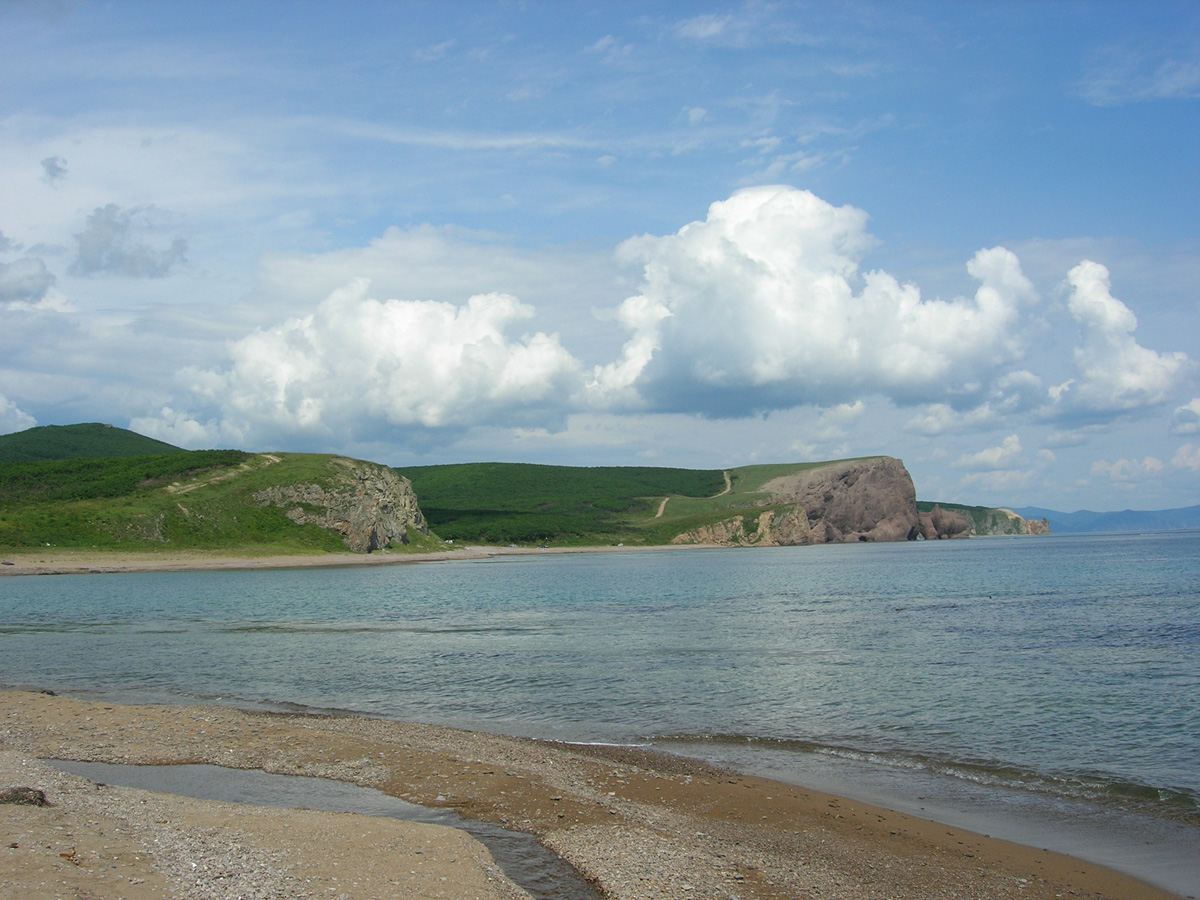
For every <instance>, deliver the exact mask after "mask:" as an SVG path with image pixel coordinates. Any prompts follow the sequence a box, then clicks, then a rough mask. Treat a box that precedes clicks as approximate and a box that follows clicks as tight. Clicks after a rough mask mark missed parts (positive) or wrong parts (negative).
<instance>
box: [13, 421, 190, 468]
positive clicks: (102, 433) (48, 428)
mask: <svg viewBox="0 0 1200 900" xmlns="http://www.w3.org/2000/svg"><path fill="white" fill-rule="evenodd" d="M181 452H183V451H182V450H181V448H179V447H176V446H174V445H173V444H167V443H164V442H163V441H156V440H155V439H154V438H148V437H146V436H145V435H141V434H137V433H136V432H133V431H127V430H126V429H124V428H117V427H115V426H113V425H102V424H100V423H99V422H90V423H87V424H84V425H42V426H40V427H37V428H29V429H26V430H25V431H18V432H16V433H15V434H4V435H0V463H7V462H39V461H42V460H53V459H79V458H87V459H100V458H105V457H117V456H121V457H125V456H149V455H150V454H161V453H181Z"/></svg>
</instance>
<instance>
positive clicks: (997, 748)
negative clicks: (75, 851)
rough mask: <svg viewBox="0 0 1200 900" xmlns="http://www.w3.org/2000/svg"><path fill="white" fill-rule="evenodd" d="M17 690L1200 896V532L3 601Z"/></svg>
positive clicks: (293, 574)
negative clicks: (827, 816)
mask: <svg viewBox="0 0 1200 900" xmlns="http://www.w3.org/2000/svg"><path fill="white" fill-rule="evenodd" d="M0 682H4V683H7V684H36V685H39V686H43V687H48V688H52V689H54V690H57V691H60V692H65V693H79V694H84V693H93V694H94V693H97V692H103V693H104V694H105V695H106V696H109V697H113V698H114V699H127V700H165V701H184V700H186V701H204V702H222V703H232V704H237V705H241V706H266V707H269V708H309V709H321V710H346V711H354V712H364V713H368V714H371V715H377V716H388V717H396V718H401V719H410V720H417V721H427V722H437V723H444V724H450V725H456V726H461V727H466V728H475V729H483V730H491V731H498V732H504V733H509V734H519V735H529V736H537V737H546V738H554V739H561V740H572V741H607V742H628V743H655V744H658V745H660V746H664V747H667V748H669V749H671V750H673V751H675V752H684V753H690V754H693V755H697V756H702V757H705V758H709V759H714V760H719V761H725V762H728V763H730V764H733V765H736V766H738V767H740V768H743V769H747V770H752V771H761V772H763V773H764V774H770V775H772V776H774V777H778V778H783V779H786V780H793V781H798V782H800V783H805V782H808V783H812V784H813V786H818V787H820V786H822V785H824V786H827V787H833V788H836V789H837V790H838V791H839V792H841V793H848V794H851V795H854V794H855V793H857V794H859V795H861V796H863V799H870V800H875V801H877V802H879V801H885V802H889V805H892V806H897V807H900V808H907V809H910V810H912V811H919V812H923V813H924V814H927V815H931V816H932V817H936V818H941V819H944V820H948V821H949V820H955V821H959V820H962V821H963V822H964V823H965V824H968V825H971V826H974V827H976V828H977V829H978V830H983V831H989V827H985V826H989V825H990V824H991V823H994V822H996V821H1000V820H1005V821H1007V819H1012V820H1013V822H1014V823H1015V824H1013V825H1012V826H1011V828H1015V829H1016V831H1017V833H1016V834H1008V835H1006V836H1012V837H1016V838H1017V839H1022V838H1023V837H1024V839H1026V840H1027V841H1030V842H1035V841H1034V840H1033V838H1037V840H1036V842H1037V843H1039V845H1041V846H1047V845H1048V844H1047V843H1046V842H1044V841H1043V840H1042V837H1043V835H1042V831H1038V829H1037V827H1035V826H1036V825H1037V823H1038V822H1041V823H1042V824H1043V825H1045V824H1046V823H1048V822H1049V823H1052V825H1051V827H1048V828H1045V829H1043V831H1049V832H1051V833H1058V832H1061V831H1062V830H1063V827H1062V821H1063V820H1066V822H1067V824H1068V825H1070V826H1071V827H1073V828H1076V830H1079V828H1082V829H1083V831H1082V832H1081V835H1077V838H1076V844H1070V842H1068V844H1067V845H1064V846H1067V847H1068V849H1070V850H1071V851H1072V852H1077V853H1079V855H1087V853H1085V852H1080V846H1078V845H1079V844H1082V845H1083V847H1084V849H1085V850H1086V849H1087V848H1088V847H1095V846H1100V845H1105V844H1106V842H1107V843H1108V844H1113V846H1112V847H1108V849H1102V850H1100V851H1097V852H1098V853H1099V855H1100V856H1101V857H1102V858H1101V860H1100V861H1104V862H1109V863H1110V864H1115V865H1118V867H1123V868H1127V869H1130V870H1133V871H1136V873H1137V874H1140V875H1142V876H1143V877H1153V878H1154V880H1157V881H1158V882H1159V883H1163V884H1165V885H1166V886H1168V887H1171V888H1172V889H1174V890H1177V891H1178V892H1179V893H1184V894H1187V893H1192V894H1195V893H1197V891H1196V890H1195V888H1196V887H1197V886H1200V875H1198V872H1200V863H1194V862H1193V863H1191V865H1190V866H1189V865H1187V864H1184V863H1179V862H1178V861H1174V862H1172V861H1171V860H1173V859H1174V858H1175V857H1177V856H1178V855H1179V853H1180V851H1181V850H1183V851H1186V855H1187V856H1188V857H1193V858H1195V859H1200V699H1198V698H1200V533H1197V532H1176V533H1166V534H1150V535H1113V536H1094V535H1087V536H1064V537H1050V538H1037V539H993V540H974V541H961V542H938V543H920V544H878V545H854V546H833V547H808V548H794V549H793V548H786V549H785V548H781V549H772V550H766V549H760V550H712V551H708V550H705V551H697V550H680V551H653V552H636V551H631V552H623V553H611V554H578V555H544V556H537V555H534V556H520V557H503V558H498V559H494V560H487V561H462V562H447V563H436V564H427V565H413V566H388V567H383V568H379V567H371V568H350V569H322V570H285V571H254V572H197V573H145V574H136V575H97V576H43V577H38V578H4V579H0ZM1006 817H1007V819H1006ZM1076 826H1078V827H1076ZM1006 827H1007V826H1006ZM1010 830H1011V829H1010ZM1067 830H1070V829H1069V828H1068V829H1067ZM990 831H991V833H993V834H995V833H1003V831H1004V829H1003V828H1000V829H996V828H991V829H990ZM1030 836H1032V837H1030ZM1147 841H1149V843H1148V844H1147ZM1181 842H1182V843H1181ZM1124 844H1140V845H1141V846H1143V847H1147V846H1148V847H1151V848H1165V849H1164V852H1163V854H1160V857H1161V858H1159V857H1154V856H1153V854H1151V858H1147V857H1146V856H1145V853H1146V852H1149V851H1143V852H1142V855H1141V856H1139V857H1137V858H1136V859H1134V860H1133V861H1132V862H1128V861H1126V860H1125V859H1124V857H1123V856H1122V852H1123V851H1122V850H1121V846H1122V845H1124ZM1093 855H1095V854H1093ZM1135 855H1136V854H1135Z"/></svg>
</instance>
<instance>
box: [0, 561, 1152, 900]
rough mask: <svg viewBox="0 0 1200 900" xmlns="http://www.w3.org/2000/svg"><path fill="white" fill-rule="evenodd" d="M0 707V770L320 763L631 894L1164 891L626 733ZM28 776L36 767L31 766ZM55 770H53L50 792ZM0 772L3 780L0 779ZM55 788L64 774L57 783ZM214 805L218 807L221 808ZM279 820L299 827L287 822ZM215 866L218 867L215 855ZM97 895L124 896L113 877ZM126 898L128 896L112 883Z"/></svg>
mask: <svg viewBox="0 0 1200 900" xmlns="http://www.w3.org/2000/svg"><path fill="white" fill-rule="evenodd" d="M631 549H633V548H631ZM0 722H2V723H3V724H2V725H0V738H2V740H0V757H4V758H6V759H7V760H8V765H7V767H3V766H0V770H2V771H3V772H4V775H5V777H6V778H11V777H12V775H11V773H12V772H13V771H17V772H20V771H27V772H28V773H29V774H30V775H31V776H33V775H36V774H37V773H38V771H39V769H38V764H37V763H35V762H33V760H34V759H35V758H61V759H80V760H90V761H99V762H111V763H143V764H147V763H156V764H171V763H208V764H214V765H224V766H228V767H233V768H252V769H253V768H258V769H263V770H265V771H269V772H275V773H279V774H291V775H316V776H319V777H327V778H336V779H338V780H344V781H350V782H353V783H356V784H360V785H364V786H369V787H374V788H377V789H380V790H383V791H384V792H385V793H388V794H391V795H393V796H398V797H401V798H402V799H405V800H409V801H411V802H416V803H420V804H422V805H425V806H433V807H449V808H453V809H455V810H457V811H458V812H460V813H461V814H463V815H465V816H467V817H468V818H472V819H477V820H480V821H487V822H494V823H496V824H500V825H503V826H504V827H507V828H513V829H516V830H521V831H525V832H528V833H531V834H534V835H535V836H537V837H538V838H539V839H540V840H541V841H542V843H544V844H545V845H546V846H547V847H549V848H550V849H552V850H554V851H555V852H557V853H558V854H559V855H560V856H562V857H563V858H564V859H566V860H567V861H568V862H570V863H571V864H572V865H574V866H575V868H576V869H577V870H579V871H580V872H581V873H582V874H584V875H585V876H586V877H587V878H589V879H590V880H591V881H592V882H593V884H595V885H596V886H597V887H598V889H599V890H600V891H601V894H602V896H604V897H608V898H612V900H641V898H645V897H648V896H651V895H653V896H662V897H681V898H682V897H706V898H714V900H718V898H729V900H733V898H735V897H736V898H740V900H758V898H762V900H781V898H785V897H808V896H814V895H822V896H828V895H830V894H835V895H837V896H839V897H841V898H846V900H853V898H867V897H879V896H889V897H897V898H899V897H905V898H913V900H934V898H938V900H953V898H963V900H965V898H978V897H989V898H1009V897H1013V898H1015V897H1023V898H1038V900H1042V898H1045V900H1051V898H1058V897H1068V896H1075V897H1088V898H1093V900H1120V898H1123V900H1166V898H1170V897H1172V896H1175V895H1173V894H1170V893H1168V892H1166V891H1164V890H1161V889H1159V888H1156V887H1154V886H1152V885H1149V884H1146V883H1144V882H1140V881H1137V880H1136V879H1134V878H1131V877H1129V876H1126V875H1123V874H1121V873H1118V872H1115V871H1112V870H1110V869H1107V868H1104V867H1102V866H1099V865H1094V864H1091V863H1086V862H1082V861H1080V860H1078V859H1075V858H1072V857H1069V856H1064V855H1061V854H1056V853H1049V852H1046V851H1043V850H1038V849H1036V848H1031V847H1025V846H1022V845H1018V844H1013V843H1009V842H1006V841H1002V840H998V839H994V838H988V837H984V836H981V835H978V834H973V833H971V832H969V831H965V830H962V829H957V828H952V827H949V826H945V825H941V824H938V823H935V822H931V821H928V820H925V819H921V818H917V817H914V816H911V815H905V814H902V813H896V812H892V811H890V810H885V809H882V808H878V807H873V806H870V805H868V804H865V803H859V802H855V801H850V800H846V799H843V798H839V797H835V796H833V795H830V794H824V793H821V792H818V791H813V790H808V789H806V788H799V787H795V786H791V785H787V784H783V783H781V782H777V781H771V780H768V779H764V778H757V777H754V776H748V775H742V774H738V773H734V772H732V771H728V770H723V769H719V768H716V767H713V766H710V765H708V764H705V763H703V762H699V761H696V760H692V759H688V758H685V757H675V756H669V755H665V754H659V753H655V752H652V751H647V750H642V749H636V748H627V747H609V746H584V745H577V744H560V743H551V742H545V741H536V740H530V739H522V738H511V737H502V736H497V735H491V734H482V733H476V732H465V731H458V730H455V729H451V728H445V727H441V726H429V725H417V724H412V723H403V722H394V721H388V720H380V719H371V718H366V717H361V716H325V715H296V714H284V713H263V712H249V711H244V710H239V709H234V708H227V707H213V706H132V705H123V704H116V703H109V702H104V701H90V700H78V699H71V698H67V697H57V696H51V695H47V694H42V693H37V692H32V691H19V690H3V691H0ZM22 766H24V768H23V769H22ZM41 777H43V778H49V776H46V775H45V774H44V773H43V774H42V776H41ZM48 783H51V786H52V791H51V792H50V793H53V790H58V791H59V793H60V795H61V794H62V791H63V790H64V788H63V787H62V786H61V785H62V784H63V783H62V782H53V779H49V781H48ZM54 783H58V784H60V786H59V787H58V788H56V789H53V784H54ZM7 786H12V785H9V784H8V783H7V782H6V783H4V784H0V787H7ZM28 786H30V787H38V785H37V784H32V785H28ZM70 790H75V791H81V790H83V788H81V787H79V786H78V785H76V786H74V787H73V788H71V789H70ZM96 790H101V791H108V792H109V793H111V794H112V796H113V797H116V798H117V799H116V802H115V806H114V807H113V810H114V811H112V812H111V813H110V814H111V815H112V816H115V819H116V820H117V821H118V822H119V821H120V820H121V817H122V816H125V819H127V820H129V822H132V821H133V820H134V819H136V818H137V810H138V808H139V807H140V806H141V800H140V799H138V795H137V793H136V792H133V793H129V792H128V789H96ZM122 792H125V793H122ZM67 793H68V794H69V793H70V791H69V790H68V792H67ZM64 796H65V795H64ZM154 796H155V798H156V799H155V802H160V803H163V802H168V801H167V800H164V799H162V798H164V797H166V795H154ZM121 797H126V798H127V799H125V800H121ZM177 800H178V798H175V799H172V800H170V802H171V803H173V804H175V806H174V807H173V810H174V811H173V812H172V813H171V815H172V819H171V820H170V821H172V822H173V823H174V827H175V828H177V829H182V832H183V833H188V834H190V833H192V832H196V831H200V832H202V831H203V828H204V827H209V826H207V825H205V823H210V824H211V822H212V821H213V813H212V811H211V810H209V811H208V812H204V811H203V810H201V809H199V807H195V808H194V807H192V806H190V805H189V804H188V803H184V802H183V801H181V800H179V801H178V802H176V801H177ZM52 802H53V801H52ZM189 803H191V804H200V803H202V802H201V801H189ZM47 810H59V811H60V812H62V813H63V814H64V815H66V816H67V819H66V820H65V821H66V824H65V825H64V826H63V827H66V828H68V830H70V831H71V832H72V833H73V834H76V835H80V836H84V835H87V834H89V832H88V827H89V826H88V825H87V822H86V821H85V819H86V816H87V815H88V813H87V812H86V811H82V812H79V813H77V814H76V815H75V817H74V818H72V817H71V813H70V804H69V802H68V803H64V804H63V805H61V806H59V807H48V808H47ZM122 810H124V811H123V812H122ZM14 811H15V812H14ZM42 812H44V811H43V810H40V809H36V808H29V807H13V806H8V805H0V819H4V820H5V821H6V824H7V825H8V830H9V833H12V828H13V824H12V821H11V820H12V819H13V816H14V815H15V816H17V817H18V818H20V822H19V823H18V824H22V823H23V825H22V827H28V828H31V829H33V828H35V825H36V820H37V818H38V816H39V815H40V814H41V813H42ZM222 815H224V816H225V817H228V816H230V815H231V813H230V812H229V811H228V810H226V811H224V812H223V813H222ZM325 815H327V816H334V814H325ZM206 816H207V818H205V817H206ZM273 816H274V818H271V819H270V821H271V822H276V823H277V824H278V822H279V820H280V817H281V816H282V818H283V819H286V818H287V816H284V815H283V814H280V813H274V814H273ZM218 818H220V817H218ZM259 818H260V819H262V817H259ZM268 818H270V817H268ZM301 818H303V817H301ZM357 820H358V817H349V818H347V817H344V816H343V817H341V818H337V817H336V816H334V817H333V818H330V819H322V820H321V821H320V824H319V825H311V824H305V825H303V827H320V828H333V829H334V831H333V833H332V834H331V835H330V840H329V844H330V846H331V847H333V846H334V845H336V846H339V847H342V846H343V844H341V843H338V841H339V840H340V839H341V838H342V837H343V836H344V835H345V834H347V833H349V832H350V831H354V830H355V829H360V828H361V827H362V825H361V823H360V822H358V821H357ZM256 821H259V820H257V819H256ZM306 822H307V819H306ZM31 823H32V824H31ZM289 825H290V826H292V827H296V828H300V827H301V825H300V824H299V823H298V822H297V823H289V822H283V823H282V824H281V825H280V826H279V828H275V826H274V825H270V826H269V825H268V824H266V819H262V821H260V822H259V825H256V826H255V828H260V829H261V830H262V832H263V834H265V835H267V837H266V838H264V840H267V839H268V838H270V836H271V835H274V836H275V837H274V838H270V839H271V840H275V843H274V844H271V847H269V848H268V850H270V852H273V853H275V854H276V856H279V855H280V854H282V858H290V857H289V853H290V854H291V855H293V856H294V855H295V852H296V847H295V846H294V841H293V842H292V844H290V845H289V843H288V840H287V839H288V838H289V835H288V834H287V832H288V831H289V830H290V828H289V827H287V826H289ZM422 827H436V826H422ZM380 828H381V826H380V827H376V828H374V829H373V833H375V832H379V831H380ZM118 830H119V829H118ZM244 831H245V833H244V834H243V837H246V834H251V833H252V832H253V834H257V833H258V832H257V831H254V829H252V828H249V827H247V829H244ZM136 832H137V829H136V828H135V827H133V825H132V824H128V823H127V825H126V827H125V832H122V833H128V834H133V835H134V837H136ZM356 833H357V832H356ZM107 834H109V835H111V834H113V832H112V831H109V832H107ZM413 834H416V832H414V833H413ZM458 834H461V833H458ZM388 835H389V837H388V838H387V839H388V840H400V838H399V837H398V836H397V834H394V833H393V832H392V831H391V830H389V831H388ZM295 836H296V837H299V831H297V832H295ZM443 837H445V838H446V839H447V840H451V839H452V838H451V837H449V836H446V835H441V834H440V833H439V835H437V836H436V838H437V840H441V839H442V838H443ZM410 838H411V840H418V838H417V837H412V836H410ZM426 838H429V839H431V840H433V838H432V837H430V835H429V834H425V835H423V836H422V837H420V838H419V839H420V840H424V839H426ZM256 839H257V838H256ZM276 839H277V840H276ZM458 839H459V838H453V840H458ZM89 840H90V841H92V842H93V844H95V845H97V846H100V847H101V848H103V845H104V844H105V838H102V837H97V836H96V835H91V837H89ZM112 840H115V838H112ZM374 840H375V839H372V840H365V841H363V843H362V844H361V846H359V847H358V850H357V851H356V849H355V846H354V842H353V841H351V842H348V843H346V844H345V845H344V849H345V854H344V856H342V857H341V859H340V861H341V866H340V867H339V868H340V871H341V872H342V873H343V874H344V873H346V872H347V868H346V867H358V868H360V869H361V870H362V871H363V872H364V873H366V872H367V870H368V869H370V866H371V865H372V864H371V863H370V858H374V857H372V854H373V853H374V852H375V850H374V849H373V848H376V845H375V843H374ZM17 842H18V843H21V842H20V841H17ZM268 843H270V841H268ZM435 843H436V841H435ZM22 846H25V845H24V844H22ZM289 846H290V847H291V849H290V850H289ZM465 846H466V845H456V847H459V848H461V847H465ZM272 848H273V849H272ZM77 852H78V851H77V850H63V851H59V852H58V855H57V858H56V856H55V855H54V854H51V855H50V856H49V857H48V858H47V859H44V860H42V862H43V864H44V865H43V868H44V867H45V866H50V867H51V868H58V869H62V870H63V871H64V872H66V873H67V874H77V873H75V871H74V870H75V869H79V868H80V865H79V864H78V862H77V861H73V860H71V859H69V858H68V857H66V856H63V855H62V854H64V853H77ZM95 852H97V853H102V852H103V850H102V849H98V850H96V851H95ZM141 852H142V856H141V857H139V856H138V854H137V853H136V852H134V851H130V853H131V854H132V856H130V857H129V858H130V859H133V860H134V862H136V863H137V866H141V869H139V870H138V871H141V870H142V869H144V870H145V872H146V875H145V876H143V875H141V874H139V875H128V876H127V875H126V874H122V877H124V878H126V881H125V882H123V885H128V884H130V883H132V882H130V881H129V880H128V879H129V878H142V880H143V884H144V885H149V884H150V883H151V881H152V880H153V878H152V877H151V876H155V875H156V874H157V875H162V876H163V877H165V878H167V882H163V883H164V884H167V888H164V889H163V890H165V891H166V892H165V893H164V892H160V893H145V894H137V895H136V896H137V897H138V898H140V897H142V896H145V897H151V896H173V895H178V893H180V891H179V889H178V888H177V887H176V888H171V887H170V884H169V883H168V882H170V877H168V876H169V875H170V871H171V869H170V860H169V859H166V860H158V859H156V857H155V856H154V854H153V852H151V850H149V849H147V848H146V847H143V848H142V851H141ZM2 853H4V854H7V855H0V859H2V860H4V863H3V864H0V887H3V886H5V879H9V880H11V879H14V878H16V879H21V878H25V877H26V876H28V878H29V879H32V878H33V877H34V876H35V874H36V872H35V870H34V869H33V868H31V867H26V869H25V870H22V869H21V868H20V867H17V868H16V869H14V868H13V865H12V864H13V863H15V862H16V861H17V860H18V859H19V852H18V849H14V848H10V849H9V850H6V851H2ZM356 854H357V855H356ZM268 855H270V854H269V853H268ZM485 856H486V854H485ZM359 857H362V858H359ZM460 857H461V858H460ZM451 858H453V859H454V860H457V862H454V863H452V864H451V863H448V864H447V865H448V866H449V870H450V874H448V875H438V876H436V877H445V878H448V879H449V881H447V882H445V883H446V884H450V883H451V882H453V883H454V884H456V885H457V884H459V883H460V882H461V883H462V884H463V885H465V884H467V882H468V881H469V882H471V884H472V885H473V887H471V888H470V889H469V890H468V889H467V888H465V887H464V888H463V892H462V893H448V894H446V896H463V897H467V896H479V897H487V898H493V897H496V898H508V897H510V896H521V894H519V893H518V894H516V895H513V894H511V893H507V894H506V893H505V891H509V890H510V886H507V885H506V884H505V881H504V879H503V877H502V876H500V877H499V878H497V876H496V873H495V872H494V871H492V870H489V869H487V864H486V860H484V859H483V857H479V856H477V855H471V854H470V853H468V852H467V851H466V850H465V849H455V850H454V851H453V852H452V853H451V855H450V856H448V857H446V859H451ZM138 859H140V860H141V861H140V862H137V860H138ZM480 860H483V861H482V862H481V861H480ZM334 864H335V865H336V862H335V863H334ZM131 865H133V863H131ZM230 865H231V866H233V867H234V868H236V865H235V864H234V863H230ZM281 865H282V863H281ZM297 865H299V863H297ZM137 866H135V868H136V867H137ZM405 866H407V863H405ZM114 871H123V870H114ZM287 871H288V872H290V871H292V870H291V869H288V870H287ZM414 871H415V870H414ZM163 873H166V874H165V875H164V874H163ZM185 874H186V873H185ZM285 874H286V873H285ZM327 874H328V873H327ZM385 874H386V873H385ZM393 874H395V873H393ZM171 877H173V876H171ZM288 877H291V876H288ZM329 877H333V876H332V875H330V876H329ZM364 877H366V876H365V875H364ZM489 879H490V880H489ZM17 883H18V884H20V885H21V886H22V887H23V890H22V892H21V894H20V895H21V896H24V897H29V898H38V897H41V896H46V897H49V896H53V895H52V894H45V895H42V894H38V893H37V892H36V890H33V887H34V885H33V882H32V881H29V882H28V883H26V882H20V881H18V882H17ZM155 883H158V882H155ZM171 883H173V882H171ZM141 886H142V885H139V887H141ZM172 890H174V891H175V893H174V894H173V893H171V891H172ZM470 891H473V892H474V893H470ZM0 893H2V892H0ZM317 895H318V894H317V893H315V892H314V893H310V894H304V893H301V894H295V896H317ZM400 895H403V894H400ZM97 896H106V895H104V894H97ZM113 896H124V895H122V894H120V893H119V892H118V893H116V894H114V895H113ZM127 896H130V897H131V898H132V897H134V894H133V893H132V892H128V893H127ZM213 896H224V895H220V894H214V895H213ZM348 896H372V894H370V893H369V892H368V890H367V888H366V887H365V886H364V887H363V888H362V890H361V892H360V893H353V892H351V893H349V894H348ZM384 896H386V894H385V895H384Z"/></svg>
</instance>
